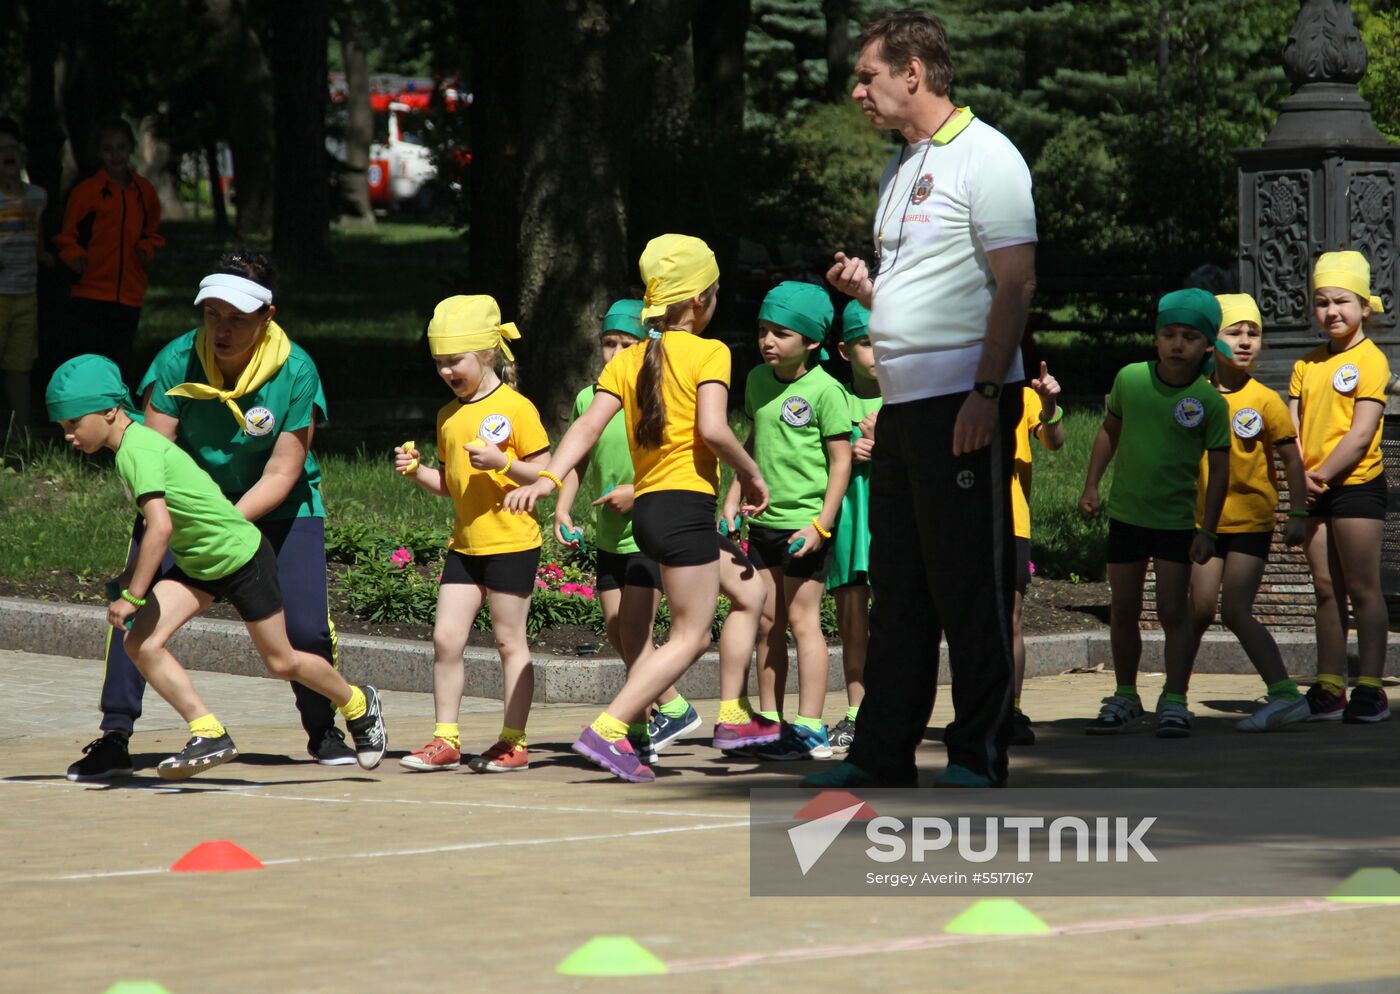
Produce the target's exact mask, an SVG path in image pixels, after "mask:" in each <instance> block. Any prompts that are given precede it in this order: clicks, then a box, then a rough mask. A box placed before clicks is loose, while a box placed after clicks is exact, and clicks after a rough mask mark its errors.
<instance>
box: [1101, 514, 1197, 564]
mask: <svg viewBox="0 0 1400 994" xmlns="http://www.w3.org/2000/svg"><path fill="white" fill-rule="evenodd" d="M1195 540H1196V530H1195V529H1194V528H1185V529H1181V530H1178V529H1175V528H1143V527H1141V526H1139V525H1130V524H1128V523H1127V522H1126V521H1117V520H1115V519H1113V518H1109V519H1108V554H1107V555H1106V556H1105V559H1106V560H1107V561H1108V562H1110V563H1141V562H1146V561H1147V560H1148V559H1159V560H1161V561H1162V562H1166V563H1189V562H1190V561H1191V543H1192V542H1194V541H1195Z"/></svg>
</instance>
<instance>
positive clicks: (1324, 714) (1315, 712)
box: [1304, 683, 1347, 721]
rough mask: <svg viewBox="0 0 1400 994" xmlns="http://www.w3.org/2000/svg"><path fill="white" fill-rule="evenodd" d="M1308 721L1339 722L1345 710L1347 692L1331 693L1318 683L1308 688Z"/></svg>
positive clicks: (1306, 695)
mask: <svg viewBox="0 0 1400 994" xmlns="http://www.w3.org/2000/svg"><path fill="white" fill-rule="evenodd" d="M1304 696H1305V697H1306V698H1307V700H1308V710H1309V711H1311V712H1312V713H1311V714H1309V715H1308V717H1307V720H1308V721H1341V720H1342V715H1343V714H1344V713H1345V712H1346V709H1347V692H1346V691H1345V690H1343V691H1342V692H1341V693H1340V694H1337V693H1333V692H1332V691H1330V690H1328V689H1327V688H1326V687H1324V686H1323V685H1322V684H1320V683H1315V684H1313V685H1312V686H1311V687H1309V688H1308V692H1307V694H1305V695H1304Z"/></svg>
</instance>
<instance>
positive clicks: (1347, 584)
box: [1288, 252, 1390, 724]
mask: <svg viewBox="0 0 1400 994" xmlns="http://www.w3.org/2000/svg"><path fill="white" fill-rule="evenodd" d="M1381 309H1382V308H1381V300H1380V298H1379V297H1376V296H1373V295H1372V294H1371V266H1370V263H1368V262H1367V261H1366V257H1365V256H1363V255H1362V254H1361V253H1360V252H1327V253H1325V254H1323V255H1321V256H1319V257H1318V260H1317V263H1316V264H1315V265H1314V267H1313V314H1314V316H1315V317H1316V319H1317V323H1318V325H1319V326H1320V327H1321V328H1322V330H1323V331H1324V332H1325V333H1326V334H1327V341H1326V342H1325V343H1324V344H1322V345H1319V346H1318V347H1317V348H1316V349H1314V350H1313V351H1312V352H1309V353H1308V354H1307V355H1305V356H1304V357H1303V358H1301V359H1299V360H1298V361H1297V362H1296V363H1295V364H1294V366H1293V379H1292V381H1291V382H1290V383H1289V386H1288V410H1289V413H1290V414H1291V415H1292V416H1293V423H1294V425H1295V426H1296V427H1297V429H1298V440H1299V443H1300V445H1301V447H1302V450H1303V469H1304V471H1305V479H1306V485H1307V503H1308V510H1309V516H1308V519H1307V526H1306V532H1307V537H1306V540H1305V546H1304V548H1305V550H1306V551H1307V555H1308V566H1309V567H1310V568H1311V569H1312V574H1313V590H1314V591H1315V593H1316V596H1317V621H1316V632H1317V682H1316V683H1315V684H1313V685H1312V687H1310V688H1309V689H1308V694H1307V698H1308V705H1309V707H1310V709H1311V720H1313V721H1327V720H1336V719H1338V718H1340V719H1341V720H1343V721H1346V722H1348V723H1352V724H1355V723H1368V724H1369V723H1372V722H1379V721H1385V720H1386V719H1387V718H1389V717H1390V705H1389V703H1388V702H1387V700H1386V696H1385V691H1384V690H1382V689H1381V674H1382V672H1383V671H1384V668H1385V651H1386V625H1387V613H1386V606H1385V597H1384V596H1383V595H1382V593H1381V539H1382V537H1383V535H1384V532H1385V505H1386V485H1385V473H1384V471H1383V469H1384V467H1383V466H1382V465H1381V415H1382V414H1383V413H1384V410H1385V388H1386V384H1387V383H1388V382H1389V380H1390V364H1389V362H1387V361H1386V358H1385V353H1384V352H1382V351H1381V350H1380V349H1379V348H1377V347H1376V343H1375V342H1373V341H1371V340H1370V339H1369V338H1367V337H1366V328H1365V322H1366V319H1367V318H1369V317H1370V316H1371V314H1372V312H1379V311H1380V310H1381ZM1333 564H1335V565H1336V566H1338V567H1340V568H1341V572H1340V573H1339V572H1336V571H1335V569H1334V565H1333ZM1348 600H1350V602H1351V608H1352V613H1353V615H1354V616H1355V618H1356V640H1357V645H1358V649H1359V651H1360V655H1361V679H1360V680H1359V681H1358V682H1357V687H1356V689H1355V690H1354V691H1353V692H1352V695H1351V700H1350V701H1348V700H1347V694H1346V679H1345V677H1344V675H1343V674H1344V673H1345V672H1346V670H1345V669H1344V667H1345V666H1346V645H1347V641H1346V640H1347V601H1348Z"/></svg>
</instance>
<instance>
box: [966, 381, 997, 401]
mask: <svg viewBox="0 0 1400 994" xmlns="http://www.w3.org/2000/svg"><path fill="white" fill-rule="evenodd" d="M972 392H973V393H975V394H977V395H979V396H982V397H986V398H987V399H988V400H996V399H997V398H998V397H1000V396H1001V384H1000V383H992V382H990V381H989V380H983V381H982V382H981V383H974V384H972Z"/></svg>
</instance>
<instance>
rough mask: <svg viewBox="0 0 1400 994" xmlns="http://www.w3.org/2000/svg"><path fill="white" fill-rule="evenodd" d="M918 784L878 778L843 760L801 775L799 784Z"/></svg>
mask: <svg viewBox="0 0 1400 994" xmlns="http://www.w3.org/2000/svg"><path fill="white" fill-rule="evenodd" d="M918 785H919V784H918V781H917V780H915V779H912V778H911V779H909V780H903V781H885V780H880V779H879V778H878V777H876V776H875V775H874V774H871V773H867V772H865V770H862V769H861V768H860V767H859V766H856V765H855V764H854V763H849V762H846V761H844V760H843V761H842V762H839V763H836V764H834V765H833V766H832V767H831V768H830V769H826V770H822V771H821V772H820V773H813V774H812V775H811V776H807V777H803V778H802V782H801V784H800V785H799V786H802V787H817V788H833V787H834V788H852V789H853V788H860V787H917V786H918Z"/></svg>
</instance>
